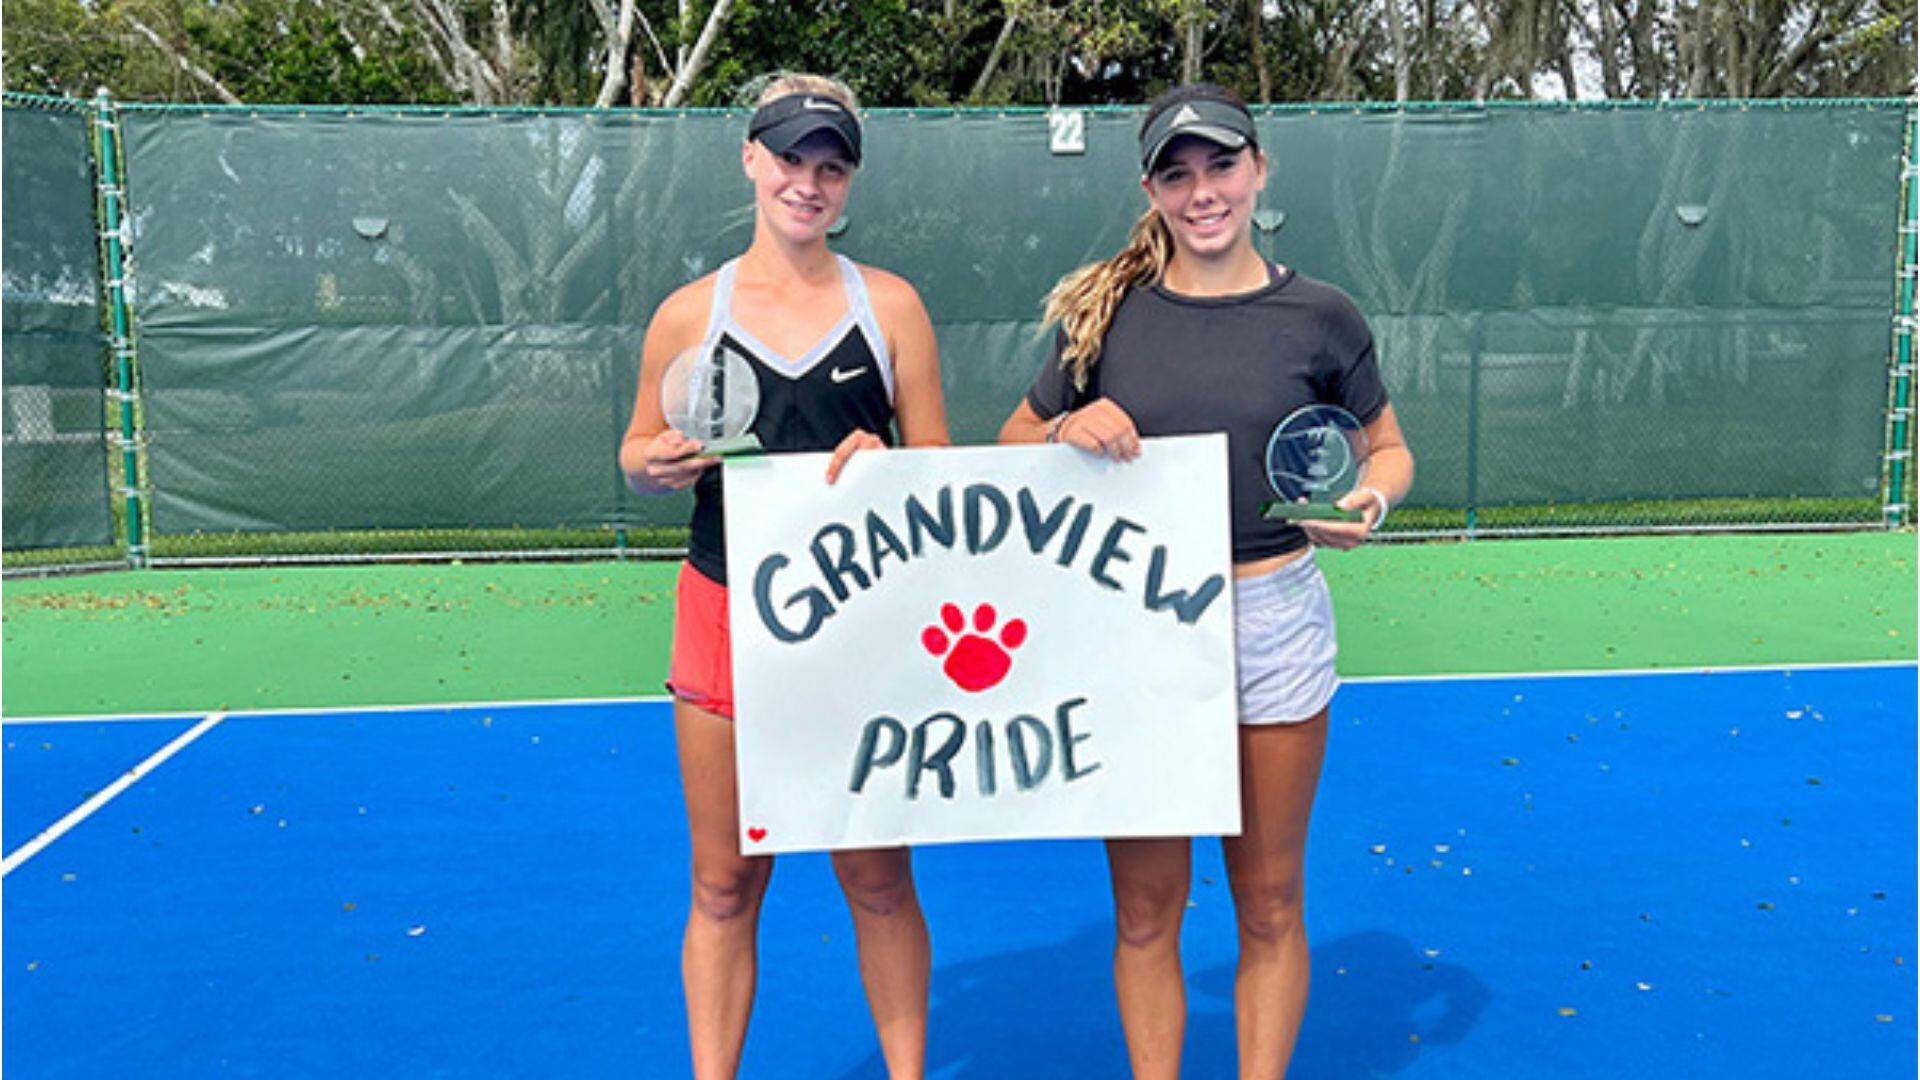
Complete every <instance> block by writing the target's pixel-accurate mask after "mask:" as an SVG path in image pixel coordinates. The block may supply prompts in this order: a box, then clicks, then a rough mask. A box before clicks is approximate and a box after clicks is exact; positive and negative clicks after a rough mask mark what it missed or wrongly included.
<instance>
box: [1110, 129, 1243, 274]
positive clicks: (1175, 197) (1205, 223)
mask: <svg viewBox="0 0 1920 1080" xmlns="http://www.w3.org/2000/svg"><path fill="white" fill-rule="evenodd" d="M1140 184H1141V186H1142V187H1144V188H1145V189H1146V192H1147V198H1148V199H1150V200H1152V202H1153V206H1154V209H1156V210H1158V211H1159V212H1160V217H1161V220H1163V221H1165V222H1166V223H1167V230H1168V231H1169V232H1171V233H1172V234H1173V242H1174V248H1175V252H1176V257H1179V256H1184V257H1186V258H1192V259H1207V260H1212V259H1220V258H1225V257H1228V256H1230V255H1233V254H1236V253H1237V252H1238V249H1239V247H1240V245H1242V244H1251V243H1252V240H1251V239H1250V238H1251V236H1252V226H1253V207H1254V202H1255V200H1256V199H1257V197H1258V196H1259V194H1260V191H1261V189H1263V188H1265V187H1266V186H1267V159H1266V155H1264V154H1262V153H1260V151H1259V150H1257V149H1254V148H1253V147H1242V148H1241V149H1238V150H1229V149H1227V148H1226V147H1224V146H1221V145H1219V144H1218V143H1214V142H1209V141H1208V140H1206V139H1202V138H1199V137H1197V136H1191V135H1186V136H1181V137H1180V138H1178V139H1175V140H1174V141H1173V142H1172V143H1171V144H1169V145H1168V146H1167V149H1166V150H1165V151H1163V152H1162V153H1161V154H1160V158H1159V160H1158V162H1157V164H1156V166H1155V168H1154V170H1153V172H1151V173H1149V174H1148V175H1147V176H1145V177H1143V178H1142V179H1141V181H1140Z"/></svg>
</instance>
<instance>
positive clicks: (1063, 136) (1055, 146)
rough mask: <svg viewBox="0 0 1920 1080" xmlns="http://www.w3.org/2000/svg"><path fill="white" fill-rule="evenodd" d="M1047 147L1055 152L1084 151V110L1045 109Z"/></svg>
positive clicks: (1079, 152)
mask: <svg viewBox="0 0 1920 1080" xmlns="http://www.w3.org/2000/svg"><path fill="white" fill-rule="evenodd" d="M1047 148H1048V149H1049V150H1051V151H1053V152H1054V153H1056V154H1084V153H1086V152H1087V114H1086V112H1085V111H1084V110H1082V109H1049V110H1047Z"/></svg>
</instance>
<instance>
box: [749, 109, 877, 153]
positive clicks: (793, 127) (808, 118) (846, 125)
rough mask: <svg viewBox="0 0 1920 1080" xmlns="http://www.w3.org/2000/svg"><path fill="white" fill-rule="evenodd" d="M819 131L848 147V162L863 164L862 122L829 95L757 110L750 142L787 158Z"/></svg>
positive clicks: (751, 126) (752, 124)
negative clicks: (797, 146)
mask: <svg viewBox="0 0 1920 1080" xmlns="http://www.w3.org/2000/svg"><path fill="white" fill-rule="evenodd" d="M816 131H831V132H833V133H834V134H835V135H838V136H839V137H840V141H841V142H842V143H844V144H845V145H846V148H847V158H848V159H849V160H850V161H852V162H853V163H854V164H855V165H858V164H860V121H859V120H857V119H855V118H854V115H853V113H852V112H851V111H849V110H848V109H847V107H846V106H845V105H842V104H840V103H839V102H838V101H835V100H834V99H832V98H830V97H828V96H826V95H825V94H788V95H786V96H785V97H778V98H774V99H773V100H772V101H769V102H767V103H766V104H765V105H762V106H760V107H759V108H758V109H755V110H754V113H753V119H752V120H750V121H748V122H747V138H749V139H758V140H760V142H761V143H763V144H765V146H766V148H767V149H769V150H771V151H773V152H774V153H776V154H784V153H786V152H787V151H789V150H791V149H793V148H794V147H795V146H796V145H798V144H799V142H800V140H801V139H804V138H806V137H807V136H809V135H811V134H813V133H814V132H816Z"/></svg>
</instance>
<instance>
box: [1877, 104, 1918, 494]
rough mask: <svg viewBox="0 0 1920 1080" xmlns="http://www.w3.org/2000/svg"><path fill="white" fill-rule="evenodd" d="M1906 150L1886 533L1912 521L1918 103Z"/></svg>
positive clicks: (1909, 118)
mask: <svg viewBox="0 0 1920 1080" xmlns="http://www.w3.org/2000/svg"><path fill="white" fill-rule="evenodd" d="M1906 126H1907V138H1906V143H1907V150H1906V153H1905V154H1903V155H1902V156H1901V161H1900V217H1899V222H1900V232H1899V241H1900V245H1899V256H1898V258H1897V259H1896V263H1897V265H1898V269H1899V275H1900V276H1899V278H1898V283H1897V285H1896V288H1895V300H1896V302H1897V304H1898V308H1899V310H1898V311H1897V313H1896V314H1895V315H1894V334H1893V371H1892V372H1891V375H1892V384H1891V386H1890V387H1889V389H1888V403H1887V404H1888V409H1887V494H1886V500H1885V503H1884V504H1883V516H1884V518H1885V522H1886V526H1887V528H1889V529H1897V528H1899V527H1900V526H1902V525H1905V524H1906V523H1908V522H1910V521H1912V520H1913V506H1912V504H1911V502H1910V501H1909V500H1908V498H1907V472H1908V465H1907V463H1908V461H1909V460H1911V458H1912V454H1913V451H1912V449H1911V448H1910V446H1909V443H1910V441H1911V439H1912V434H1911V432H1912V430H1913V428H1912V423H1911V421H1912V419H1913V334H1914V329H1915V314H1914V310H1913V307H1914V290H1915V289H1916V287H1920V102H1916V103H1915V104H1913V105H1910V106H1909V107H1908V110H1907V125H1906Z"/></svg>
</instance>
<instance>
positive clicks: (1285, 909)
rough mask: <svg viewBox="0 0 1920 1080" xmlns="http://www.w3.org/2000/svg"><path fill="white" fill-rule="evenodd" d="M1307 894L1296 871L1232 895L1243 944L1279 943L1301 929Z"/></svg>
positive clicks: (1303, 923)
mask: <svg viewBox="0 0 1920 1080" xmlns="http://www.w3.org/2000/svg"><path fill="white" fill-rule="evenodd" d="M1305 907H1306V896H1305V892H1304V890H1303V888H1302V882H1301V878H1300V875H1299V874H1289V875H1287V876H1285V877H1281V878H1277V879H1275V880H1273V881H1266V882H1260V883H1257V884H1254V885H1252V886H1249V887H1247V888H1244V889H1241V890H1240V891H1239V892H1238V893H1236V895H1235V896H1234V915H1235V919H1236V921H1237V922H1238V923H1239V926H1240V938H1241V942H1242V947H1243V948H1245V947H1246V946H1248V945H1260V946H1270V945H1278V944H1279V943H1280V942H1282V941H1285V940H1286V939H1287V938H1289V937H1292V936H1293V935H1295V934H1298V933H1300V932H1301V931H1302V929H1303V928H1304V926H1305V920H1304V918H1303V916H1304V914H1305Z"/></svg>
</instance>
